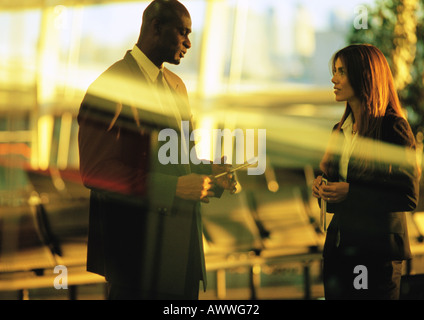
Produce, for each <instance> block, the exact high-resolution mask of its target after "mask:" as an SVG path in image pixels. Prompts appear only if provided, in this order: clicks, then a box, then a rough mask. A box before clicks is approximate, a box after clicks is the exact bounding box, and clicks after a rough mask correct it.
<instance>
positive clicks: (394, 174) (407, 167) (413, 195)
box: [328, 118, 419, 213]
mask: <svg viewBox="0 0 424 320" xmlns="http://www.w3.org/2000/svg"><path fill="white" fill-rule="evenodd" d="M388 123H389V124H388V125H386V126H385V128H386V130H385V132H386V133H385V134H384V137H383V140H384V142H386V143H384V145H383V148H382V149H381V150H382V152H383V154H382V158H383V159H390V162H388V161H387V160H386V161H387V162H386V164H385V165H386V167H387V168H388V170H387V172H384V174H377V175H376V177H377V178H375V179H355V180H353V181H349V193H348V196H347V198H346V200H345V201H343V202H341V203H338V204H329V206H328V210H329V212H334V213H337V212H338V211H339V210H340V211H341V212H343V211H346V209H348V210H350V211H358V210H360V211H364V210H365V211H367V212H368V211H369V212H397V211H413V210H414V209H415V208H416V205H417V202H418V182H419V169H418V165H417V158H416V153H415V140H414V136H413V134H412V131H411V129H410V127H409V124H408V123H407V121H406V120H404V119H402V118H397V119H396V120H394V122H393V121H388ZM330 210H331V211H330Z"/></svg>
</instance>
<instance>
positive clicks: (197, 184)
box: [175, 173, 215, 203]
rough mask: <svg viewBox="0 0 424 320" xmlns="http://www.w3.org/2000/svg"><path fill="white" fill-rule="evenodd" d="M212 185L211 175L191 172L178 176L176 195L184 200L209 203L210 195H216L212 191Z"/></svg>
mask: <svg viewBox="0 0 424 320" xmlns="http://www.w3.org/2000/svg"><path fill="white" fill-rule="evenodd" d="M212 187H213V183H212V179H211V178H210V177H208V176H206V175H200V174H196V173H191V174H188V175H186V176H181V177H179V178H178V181H177V190H176V192H175V195H176V196H177V197H178V198H181V199H184V200H192V201H202V202H205V203H209V198H208V197H213V196H214V195H215V194H214V193H213V192H212V191H210V189H211V188H212Z"/></svg>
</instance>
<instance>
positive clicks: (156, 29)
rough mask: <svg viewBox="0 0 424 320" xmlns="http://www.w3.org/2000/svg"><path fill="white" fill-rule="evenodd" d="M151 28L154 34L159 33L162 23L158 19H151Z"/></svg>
mask: <svg viewBox="0 0 424 320" xmlns="http://www.w3.org/2000/svg"><path fill="white" fill-rule="evenodd" d="M152 28H153V32H154V34H155V35H159V34H160V33H161V32H162V23H161V22H160V21H159V20H158V19H153V20H152Z"/></svg>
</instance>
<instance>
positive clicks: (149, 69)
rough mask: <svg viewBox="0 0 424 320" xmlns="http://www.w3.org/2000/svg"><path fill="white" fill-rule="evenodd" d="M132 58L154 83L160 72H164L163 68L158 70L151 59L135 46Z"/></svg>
mask: <svg viewBox="0 0 424 320" xmlns="http://www.w3.org/2000/svg"><path fill="white" fill-rule="evenodd" d="M131 54H132V56H133V57H134V59H135V61H136V62H137V64H138V66H139V67H140V68H141V70H143V71H144V72H145V73H146V74H147V75H148V77H149V79H150V80H151V81H152V82H156V79H157V77H158V75H159V72H160V71H163V66H162V67H161V68H158V67H157V66H156V65H155V64H154V63H153V62H152V61H150V59H149V58H148V57H147V56H146V55H145V54H144V52H143V51H141V50H140V48H139V47H137V45H134V47H133V49H132V51H131Z"/></svg>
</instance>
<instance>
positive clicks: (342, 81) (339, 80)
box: [331, 58, 357, 102]
mask: <svg viewBox="0 0 424 320" xmlns="http://www.w3.org/2000/svg"><path fill="white" fill-rule="evenodd" d="M346 71H347V70H346V68H345V67H344V66H343V63H342V61H341V60H340V58H337V60H336V62H335V64H334V70H333V78H331V82H332V83H334V94H335V96H336V101H347V102H349V101H352V100H354V99H355V100H356V99H357V98H356V95H355V92H354V91H353V88H352V86H351V85H350V83H349V79H348V77H347V73H346Z"/></svg>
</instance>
